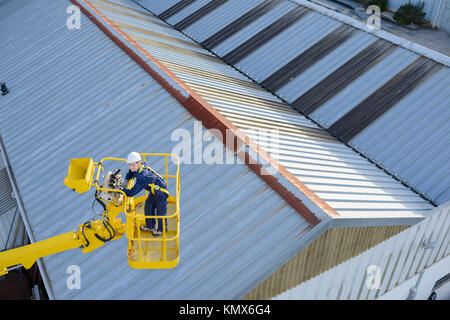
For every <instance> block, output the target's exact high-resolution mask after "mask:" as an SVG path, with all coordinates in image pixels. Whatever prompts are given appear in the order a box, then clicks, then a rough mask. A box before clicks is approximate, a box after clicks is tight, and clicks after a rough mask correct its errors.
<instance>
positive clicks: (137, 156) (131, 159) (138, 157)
mask: <svg viewBox="0 0 450 320" xmlns="http://www.w3.org/2000/svg"><path fill="white" fill-rule="evenodd" d="M141 160H142V158H141V155H140V154H139V153H137V152H131V153H130V154H129V155H128V157H127V163H134V162H138V161H141Z"/></svg>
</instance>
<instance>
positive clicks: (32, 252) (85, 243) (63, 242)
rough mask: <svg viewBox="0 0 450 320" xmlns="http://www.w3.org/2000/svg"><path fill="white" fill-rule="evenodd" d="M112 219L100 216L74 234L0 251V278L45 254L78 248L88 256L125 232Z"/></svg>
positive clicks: (123, 228)
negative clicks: (100, 217) (100, 218)
mask: <svg viewBox="0 0 450 320" xmlns="http://www.w3.org/2000/svg"><path fill="white" fill-rule="evenodd" d="M114 220H115V221H112V222H110V221H109V219H108V218H107V216H105V215H104V216H103V219H102V220H95V221H89V222H86V223H84V224H82V225H80V226H79V227H78V230H76V231H71V232H67V233H64V234H61V235H58V236H56V237H52V238H49V239H46V240H43V241H39V242H35V243H33V244H29V245H27V246H23V247H20V248H15V249H11V250H8V251H5V252H0V276H2V275H5V274H7V273H8V270H9V269H10V268H12V267H15V266H17V265H22V266H23V267H25V268H26V269H29V268H31V266H32V265H33V264H34V263H35V262H36V260H37V259H39V258H42V257H45V256H48V255H52V254H55V253H58V252H62V251H66V250H70V249H75V248H81V251H82V252H84V253H88V252H91V251H93V250H95V249H97V248H99V247H101V246H102V245H104V244H105V243H106V242H108V241H111V240H115V239H119V238H121V237H122V235H123V233H124V231H125V224H123V223H122V222H121V220H120V219H119V218H117V219H114Z"/></svg>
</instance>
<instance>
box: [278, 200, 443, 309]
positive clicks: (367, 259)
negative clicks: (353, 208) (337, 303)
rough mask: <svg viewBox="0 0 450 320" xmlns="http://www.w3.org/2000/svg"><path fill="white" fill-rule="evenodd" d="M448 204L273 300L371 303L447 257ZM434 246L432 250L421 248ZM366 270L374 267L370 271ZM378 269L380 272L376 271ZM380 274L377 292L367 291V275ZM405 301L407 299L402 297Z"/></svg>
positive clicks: (373, 289) (369, 289) (374, 290)
mask: <svg viewBox="0 0 450 320" xmlns="http://www.w3.org/2000/svg"><path fill="white" fill-rule="evenodd" d="M449 230H450V202H447V203H445V204H443V205H441V206H439V207H437V208H435V209H434V210H433V213H432V214H431V215H430V216H429V217H428V218H426V219H425V220H424V221H422V222H420V223H418V224H416V225H414V226H412V227H410V228H408V229H406V230H405V231H402V232H401V233H399V234H398V235H396V236H394V237H392V238H390V239H388V240H386V241H385V242H383V243H381V244H379V245H377V246H375V247H373V248H372V249H370V250H368V251H366V252H364V253H362V254H361V255H359V256H357V257H355V258H353V259H350V260H348V261H347V262H344V263H342V264H340V265H338V266H336V267H334V268H333V269H331V270H329V271H327V272H325V273H323V274H321V275H319V276H317V277H315V278H313V279H311V280H309V281H307V282H304V283H302V284H300V285H299V286H297V287H295V288H293V289H291V290H288V291H286V292H284V293H282V294H280V295H278V296H277V297H275V299H296V300H297V299H308V300H314V299H330V300H346V299H352V300H353V299H357V300H372V299H376V298H378V297H380V296H382V295H383V294H385V293H386V292H387V291H390V290H392V289H393V288H395V287H397V286H398V285H400V284H402V283H403V282H404V281H406V280H408V279H410V278H412V277H413V276H414V275H417V274H418V273H420V272H422V271H423V270H425V269H426V268H428V267H430V266H431V265H433V264H435V263H436V262H439V261H440V260H442V259H443V258H445V257H448V255H449V254H450V232H449ZM429 242H436V243H437V246H436V247H435V248H434V249H426V250H425V249H424V247H423V244H426V243H429ZM369 266H374V267H371V269H369V271H370V272H369V273H368V272H367V268H368V267H369ZM375 268H379V269H375ZM376 270H379V272H380V275H381V278H380V280H381V281H380V286H379V288H380V289H376V288H372V289H371V288H370V287H368V286H367V283H368V282H369V283H372V282H371V281H370V280H371V279H369V278H368V274H372V275H374V274H375V272H377V271H376ZM405 298H406V297H405Z"/></svg>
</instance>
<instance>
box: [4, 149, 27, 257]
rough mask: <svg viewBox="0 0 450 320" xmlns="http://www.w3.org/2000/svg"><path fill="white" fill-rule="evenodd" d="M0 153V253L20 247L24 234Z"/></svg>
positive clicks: (24, 237) (24, 239)
mask: <svg viewBox="0 0 450 320" xmlns="http://www.w3.org/2000/svg"><path fill="white" fill-rule="evenodd" d="M16 209H17V204H16V200H15V199H14V197H13V190H12V187H11V183H10V180H9V177H8V172H7V171H6V167H5V165H4V162H3V160H2V155H1V152H0V251H2V250H5V249H10V248H14V247H16V246H19V245H22V244H23V243H25V241H26V233H25V229H24V226H23V223H22V220H21V218H20V214H19V213H18V212H17V211H16Z"/></svg>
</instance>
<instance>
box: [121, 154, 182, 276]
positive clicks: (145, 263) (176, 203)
mask: <svg viewBox="0 0 450 320" xmlns="http://www.w3.org/2000/svg"><path fill="white" fill-rule="evenodd" d="M141 156H142V159H143V160H144V161H145V162H147V161H146V159H148V158H150V157H151V158H154V157H164V163H165V168H166V170H165V174H161V176H162V177H163V178H164V179H165V180H166V183H167V187H168V188H169V189H170V186H171V185H172V184H173V185H174V186H175V194H173V195H169V197H168V200H167V202H168V203H167V214H166V216H152V218H151V219H158V220H160V221H162V225H163V228H162V230H163V234H162V235H161V236H158V237H154V236H153V235H152V234H151V233H149V232H143V231H141V228H140V227H141V226H142V225H145V221H146V219H149V218H148V217H146V216H145V214H144V203H145V200H146V199H147V196H148V191H147V190H146V191H145V196H141V197H138V198H135V199H133V198H128V201H129V204H128V205H129V208H130V210H129V211H126V212H125V215H126V218H127V223H126V236H127V238H128V264H129V265H130V266H131V267H132V268H137V269H162V268H173V267H175V266H176V265H177V264H178V260H179V235H180V216H179V212H180V171H179V167H180V166H179V160H178V157H176V156H174V155H171V154H161V153H160V154H157V153H156V154H155V153H153V154H151V153H150V154H149V153H141ZM169 157H171V158H172V161H174V160H175V162H176V172H173V173H169V171H168V161H169V159H168V158H169ZM147 163H148V162H147ZM131 183H132V182H131V181H129V185H128V186H127V187H128V188H131V187H132V185H131ZM133 202H134V203H133ZM166 225H167V228H166ZM166 229H167V232H166Z"/></svg>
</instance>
